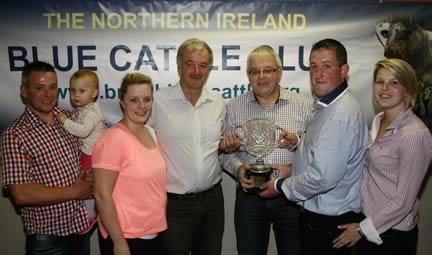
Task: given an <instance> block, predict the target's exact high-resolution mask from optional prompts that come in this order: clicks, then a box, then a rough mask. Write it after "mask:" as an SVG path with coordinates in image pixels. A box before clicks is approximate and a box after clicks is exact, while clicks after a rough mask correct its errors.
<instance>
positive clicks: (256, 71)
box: [249, 67, 278, 77]
mask: <svg viewBox="0 0 432 255" xmlns="http://www.w3.org/2000/svg"><path fill="white" fill-rule="evenodd" d="M277 70H278V68H277V67H276V68H264V69H252V70H250V71H249V75H250V76H252V77H258V76H260V75H261V74H262V75H265V76H270V75H271V74H272V73H274V72H276V71H277Z"/></svg>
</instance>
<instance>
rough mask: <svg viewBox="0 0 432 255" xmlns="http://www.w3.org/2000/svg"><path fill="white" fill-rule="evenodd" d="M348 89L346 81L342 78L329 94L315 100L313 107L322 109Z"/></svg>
mask: <svg viewBox="0 0 432 255" xmlns="http://www.w3.org/2000/svg"><path fill="white" fill-rule="evenodd" d="M347 89H348V83H347V82H346V80H344V81H343V82H342V83H341V84H340V85H339V86H337V87H336V88H335V89H334V90H333V91H332V92H330V94H328V95H326V96H323V97H321V98H319V100H317V101H315V103H314V107H315V108H317V109H323V108H326V107H327V106H329V105H330V104H332V103H333V102H334V101H336V100H337V99H339V98H340V97H341V96H342V95H343V94H345V92H346V91H347Z"/></svg>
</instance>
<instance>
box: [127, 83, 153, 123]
mask: <svg viewBox="0 0 432 255" xmlns="http://www.w3.org/2000/svg"><path fill="white" fill-rule="evenodd" d="M120 105H121V106H122V109H123V113H124V119H125V121H127V122H128V123H131V124H134V125H143V124H145V123H146V122H147V120H148V119H149V117H150V114H151V111H152V105H153V93H152V88H151V84H147V83H143V84H131V85H129V86H128V87H127V91H126V93H125V94H124V96H123V98H122V99H121V100H120Z"/></svg>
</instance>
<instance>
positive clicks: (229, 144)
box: [219, 133, 240, 153]
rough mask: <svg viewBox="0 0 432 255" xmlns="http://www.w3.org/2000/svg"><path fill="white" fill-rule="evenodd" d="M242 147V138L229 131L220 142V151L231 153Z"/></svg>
mask: <svg viewBox="0 0 432 255" xmlns="http://www.w3.org/2000/svg"><path fill="white" fill-rule="evenodd" d="M239 148H240V138H239V137H238V135H237V134H235V133H227V134H225V136H224V137H222V138H221V140H220V142H219V151H220V152H222V153H230V152H233V151H236V150H238V149H239Z"/></svg>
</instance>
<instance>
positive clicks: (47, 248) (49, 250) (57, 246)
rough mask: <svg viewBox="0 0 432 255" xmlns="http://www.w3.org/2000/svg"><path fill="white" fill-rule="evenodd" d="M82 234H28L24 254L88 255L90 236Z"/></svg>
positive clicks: (89, 233) (88, 233) (89, 234)
mask: <svg viewBox="0 0 432 255" xmlns="http://www.w3.org/2000/svg"><path fill="white" fill-rule="evenodd" d="M92 233H93V231H89V232H87V233H86V234H83V235H77V234H74V235H68V236H55V235H28V236H26V255H90V236H91V234H92Z"/></svg>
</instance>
